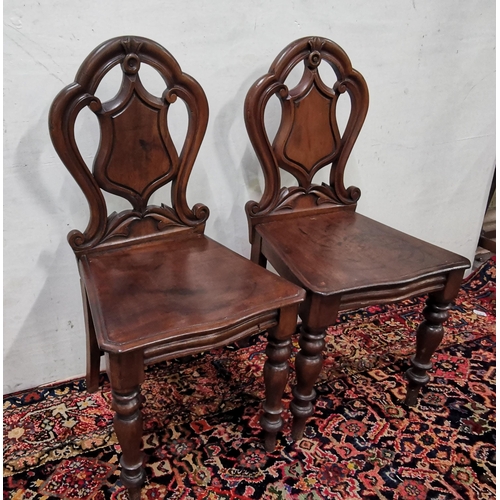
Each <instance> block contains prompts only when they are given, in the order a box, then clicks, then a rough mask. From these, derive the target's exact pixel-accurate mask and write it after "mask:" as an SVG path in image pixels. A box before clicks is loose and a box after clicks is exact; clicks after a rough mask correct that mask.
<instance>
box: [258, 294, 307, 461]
mask: <svg viewBox="0 0 500 500" xmlns="http://www.w3.org/2000/svg"><path fill="white" fill-rule="evenodd" d="M298 307H299V306H298V304H293V305H291V306H287V307H283V308H281V309H280V311H279V321H278V324H277V325H276V326H275V327H274V328H271V329H270V330H269V333H268V341H267V342H268V343H267V347H266V354H267V360H266V362H265V364H264V383H265V386H266V400H265V401H264V404H263V409H264V414H263V415H262V418H261V421H260V423H261V425H262V428H263V429H264V436H265V437H264V447H265V449H266V451H269V452H271V451H274V448H275V447H276V436H277V434H278V432H279V431H280V430H281V429H282V427H283V419H282V418H281V413H282V412H283V404H282V399H283V392H284V391H285V386H286V383H287V380H288V375H289V372H290V365H289V364H288V360H289V359H290V354H291V353H292V340H291V339H292V335H293V334H294V333H295V328H296V326H297V313H298Z"/></svg>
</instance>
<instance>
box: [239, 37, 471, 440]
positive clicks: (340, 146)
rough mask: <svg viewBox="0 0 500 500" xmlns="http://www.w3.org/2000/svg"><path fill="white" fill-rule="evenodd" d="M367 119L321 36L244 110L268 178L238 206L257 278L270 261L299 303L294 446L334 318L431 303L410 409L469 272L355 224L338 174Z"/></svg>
mask: <svg viewBox="0 0 500 500" xmlns="http://www.w3.org/2000/svg"><path fill="white" fill-rule="evenodd" d="M298 64H303V74H302V78H301V80H300V82H299V83H298V84H297V86H296V87H295V88H291V89H290V88H288V86H287V77H288V75H289V74H290V72H291V71H292V69H293V68H294V67H295V66H296V65H298ZM321 65H330V67H331V68H332V69H333V71H334V72H335V74H336V77H337V81H336V82H335V84H334V85H333V86H331V87H329V86H327V85H326V84H325V83H324V81H323V79H322V78H321V71H322V70H321ZM343 93H347V95H348V96H349V98H350V102H351V111H350V115H349V118H348V121H347V125H346V128H345V131H344V132H343V133H342V134H340V132H339V126H338V123H337V118H336V112H337V109H336V106H337V101H338V99H339V97H340V95H341V94H343ZM272 96H277V98H278V99H279V100H280V102H281V122H280V125H279V128H278V131H277V133H276V136H275V137H274V140H272V139H271V138H269V137H268V134H267V132H266V127H265V122H264V114H265V110H266V106H267V104H268V102H269V99H270V98H271V97H272ZM367 110H368V88H367V85H366V82H365V80H364V79H363V77H362V76H361V74H360V73H359V72H357V71H356V70H355V69H353V68H352V65H351V62H350V60H349V58H348V57H347V55H346V53H345V52H344V51H343V50H342V49H341V48H340V47H339V46H338V45H337V44H335V43H334V42H332V41H331V40H327V39H325V38H319V37H306V38H302V39H300V40H297V41H295V42H293V43H291V44H290V45H288V46H287V47H286V48H285V49H284V50H283V51H282V52H281V53H280V54H279V55H278V56H277V58H276V59H275V60H274V62H273V63H272V64H271V67H270V68H269V72H268V73H267V74H266V75H264V76H263V77H262V78H260V79H259V80H257V81H256V82H255V84H254V85H253V86H252V87H251V89H250V90H249V92H248V95H247V98H246V101H245V123H246V127H247V131H248V134H249V137H250V140H251V142H252V144H253V146H254V149H255V152H256V154H257V157H258V159H259V161H260V164H261V167H262V170H263V172H264V179H265V186H264V192H263V195H262V198H261V199H260V201H258V202H256V201H249V202H248V203H247V204H246V213H247V217H248V222H249V229H250V243H251V244H252V253H251V256H252V257H251V258H252V260H253V261H254V262H255V263H258V264H259V265H261V266H263V267H265V266H266V263H267V262H268V261H269V262H270V263H271V264H272V266H273V267H274V268H275V269H276V270H277V271H278V273H279V274H280V275H282V276H283V277H285V278H287V279H288V280H289V281H291V282H293V283H295V284H297V285H299V286H302V287H304V288H305V289H306V292H307V295H306V300H305V301H304V302H303V303H302V305H301V308H300V316H301V318H302V325H301V329H300V348H301V349H300V352H299V354H298V355H297V360H296V370H297V385H296V386H295V387H294V388H293V395H294V399H293V402H292V405H291V408H292V412H293V414H294V423H293V429H292V434H293V437H294V438H295V439H299V438H300V437H301V436H302V434H303V431H304V426H305V423H306V420H307V418H308V417H309V416H310V415H311V414H312V413H313V411H314V407H313V401H314V399H315V392H314V384H315V382H316V380H317V378H318V376H319V374H320V371H321V368H322V354H321V352H322V350H323V347H324V335H325V329H326V328H327V327H328V326H330V325H333V324H334V323H335V320H336V318H337V314H338V311H342V310H347V309H355V308H358V307H364V306H367V305H370V304H379V303H385V302H394V301H398V300H401V299H405V298H408V297H412V296H415V295H420V294H424V293H429V294H430V295H429V299H428V301H427V307H426V309H425V310H424V317H425V320H424V322H423V323H422V325H421V326H420V327H419V329H418V332H417V348H416V354H415V356H414V357H413V358H412V367H411V368H410V369H409V370H408V373H407V377H408V381H409V388H408V395H407V397H406V403H407V404H409V405H414V404H415V403H416V400H417V394H418V391H419V389H420V388H421V387H422V386H423V385H425V384H426V383H427V381H428V380H429V376H428V374H427V371H428V370H429V369H430V368H431V363H430V358H431V356H432V354H433V353H434V351H435V350H436V348H437V347H438V345H439V343H440V342H441V339H442V336H443V328H442V324H443V323H444V321H445V320H446V318H447V317H448V310H449V308H450V306H451V303H452V301H453V299H454V298H455V296H456V294H457V293H458V289H459V286H460V280H461V278H462V276H463V272H464V270H465V269H466V268H468V267H469V266H470V263H469V261H468V260H467V259H465V258H464V257H461V256H459V255H456V254H454V253H452V252H448V251H447V250H444V249H442V248H439V247H436V246H434V245H431V244H429V243H426V242H425V241H422V240H419V239H417V238H414V237H412V236H409V235H407V234H405V233H402V232H400V231H397V230H395V229H392V228H390V227H388V226H385V225H384V224H381V223H379V222H377V221H375V220H372V219H370V218H368V217H365V216H363V215H360V214H358V213H356V211H355V210H356V203H357V201H358V199H359V197H360V194H361V192H360V190H359V189H358V188H357V187H354V186H351V187H345V185H344V170H345V166H346V162H347V159H348V157H349V154H350V152H351V150H352V148H353V146H354V143H355V141H356V139H357V137H358V134H359V131H360V129H361V127H362V125H363V122H364V119H365V116H366V113H367ZM327 165H331V167H330V181H329V184H322V185H317V184H314V182H313V177H314V174H315V173H317V172H318V171H319V170H320V169H321V168H323V167H325V166H327ZM281 169H283V170H286V171H287V172H289V173H290V174H292V175H293V176H294V177H295V179H296V180H297V185H295V186H285V187H282V186H281V176H280V170H281Z"/></svg>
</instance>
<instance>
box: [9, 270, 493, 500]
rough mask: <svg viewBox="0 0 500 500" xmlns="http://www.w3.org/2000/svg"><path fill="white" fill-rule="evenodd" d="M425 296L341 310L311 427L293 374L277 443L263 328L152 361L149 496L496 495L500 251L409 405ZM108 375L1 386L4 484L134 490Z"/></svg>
mask: <svg viewBox="0 0 500 500" xmlns="http://www.w3.org/2000/svg"><path fill="white" fill-rule="evenodd" d="M422 308H423V300H422V299H413V300H407V301H404V302H401V303H398V304H395V305H391V306H383V307H369V308H367V309H362V310H358V311H354V312H350V313H347V314H343V315H342V316H341V318H340V320H339V322H338V323H337V325H335V326H334V327H331V328H330V329H329V331H328V335H327V356H326V362H325V368H324V370H323V372H322V376H321V381H320V383H319V385H318V401H317V407H316V413H315V415H314V418H312V419H311V420H310V421H309V422H308V426H307V427H306V433H305V438H304V439H302V440H301V441H300V442H298V443H293V442H292V441H291V439H290V414H289V411H288V403H289V398H290V389H289V387H288V388H287V409H286V411H285V412H284V417H285V420H286V423H285V428H284V432H283V433H282V434H281V437H280V440H279V442H278V446H277V449H276V451H275V452H274V453H269V454H268V453H266V452H265V451H264V449H263V447H262V446H261V444H260V437H261V436H260V427H259V423H258V420H259V413H260V402H261V400H262V398H263V390H262V387H263V381H262V376H261V373H262V365H263V362H264V360H265V354H264V348H265V342H264V340H265V338H264V336H261V337H257V338H254V339H252V342H251V345H250V346H249V347H246V348H241V349H237V348H234V347H232V348H225V349H218V350H215V351H212V352H210V353H206V354H203V355H199V356H196V357H195V358H194V359H192V360H190V361H189V362H184V363H182V362H180V361H173V362H168V363H163V364H160V365H157V366H154V367H150V368H149V369H148V371H147V376H146V382H145V383H144V386H143V395H144V397H145V405H144V439H143V444H144V450H145V453H146V463H145V465H146V471H147V476H148V482H147V484H146V486H145V488H144V489H143V498H148V499H159V498H175V499H219V498H222V499H260V498H262V499H276V500H278V499H297V500H302V499H304V500H305V499H311V500H314V499H325V498H327V499H339V500H340V499H342V500H343V499H408V498H415V499H442V500H444V499H456V498H463V499H490V498H491V499H492V498H495V261H494V260H490V261H489V262H487V263H486V264H485V265H483V267H482V268H481V269H479V271H477V272H476V273H475V274H473V275H472V276H471V277H469V279H468V280H467V281H466V282H465V283H464V285H463V287H462V290H461V293H460V295H459V297H458V299H457V302H456V306H455V308H454V310H453V311H452V313H451V318H450V320H449V321H448V323H447V328H446V336H445V340H444V342H443V344H442V346H441V347H440V349H439V351H438V352H437V353H436V356H435V365H434V369H433V371H432V375H433V377H432V380H431V382H430V383H429V385H428V386H427V388H426V389H425V391H424V394H423V397H422V398H421V399H420V401H419V404H418V406H417V407H415V408H413V409H407V408H405V407H403V406H401V400H402V399H403V397H404V393H405V381H404V376H403V374H404V372H405V370H406V369H407V368H408V357H409V355H410V354H411V353H412V351H413V345H414V332H415V329H416V327H417V325H418V323H419V322H420V321H421V314H420V313H421V310H422ZM294 344H295V350H296V349H297V347H298V346H297V342H296V339H295V343H294ZM102 381H103V383H104V389H103V390H102V391H101V392H99V393H97V394H87V393H86V392H85V383H84V381H83V380H74V381H71V382H67V383H61V384H58V385H53V386H46V387H41V388H38V389H35V390H31V391H24V392H20V393H16V394H12V395H8V396H6V397H4V456H3V460H4V498H9V499H34V498H37V499H38V498H65V499H110V498H111V499H125V498H126V494H125V490H124V488H123V486H122V484H121V482H120V480H119V468H118V458H119V451H120V448H119V446H118V444H117V441H116V437H115V435H114V433H113V431H112V413H111V411H110V410H109V403H110V390H109V384H108V382H107V379H106V377H105V376H104V375H102ZM291 382H292V383H293V372H292V377H291Z"/></svg>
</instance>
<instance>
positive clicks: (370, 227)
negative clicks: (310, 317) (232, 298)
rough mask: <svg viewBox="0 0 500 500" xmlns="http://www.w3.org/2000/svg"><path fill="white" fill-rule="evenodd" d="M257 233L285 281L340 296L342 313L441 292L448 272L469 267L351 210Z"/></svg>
mask: <svg viewBox="0 0 500 500" xmlns="http://www.w3.org/2000/svg"><path fill="white" fill-rule="evenodd" d="M256 232H257V233H258V234H259V235H260V236H261V238H262V253H263V255H264V256H265V257H266V258H267V260H268V261H269V262H270V263H271V264H272V265H273V267H274V268H275V269H276V270H278V272H279V273H280V274H281V275H282V276H285V277H286V278H287V279H289V280H290V281H293V282H294V283H297V284H300V286H303V287H304V288H306V289H307V290H310V291H311V292H314V293H317V294H321V295H331V294H342V295H343V296H342V299H341V303H340V309H346V308H354V307H363V306H364V305H366V303H374V302H376V301H377V300H379V301H381V302H387V301H388V300H400V299H402V298H405V296H412V295H415V294H419V293H420V292H422V293H424V292H430V291H433V290H434V289H435V290H439V289H440V288H442V287H443V283H444V281H445V279H446V276H445V274H446V273H447V272H449V271H452V270H455V269H463V268H467V267H468V266H469V261H468V260H467V259H465V258H464V257H462V256H460V255H457V254H455V253H452V252H449V251H447V250H444V249H443V248H440V247H437V246H435V245H432V244H430V243H427V242H425V241H422V240H420V239H418V238H414V237H413V236H410V235H408V234H405V233H403V232H401V231H398V230H396V229H393V228H391V227H389V226H386V225H384V224H381V223H380V222H377V221H375V220H373V219H370V218H369V217H365V216H364V215H361V214H358V213H356V212H353V211H351V210H342V211H335V212H329V213H323V214H322V213H318V214H315V215H305V216H302V217H297V218H284V219H280V220H278V221H274V222H266V223H262V224H259V225H258V226H257V227H256ZM395 289H399V293H398V294H395ZM384 290H387V292H388V293H387V292H384ZM354 293H355V294H356V295H353V294H354ZM355 297H356V301H354V300H353V299H354V298H355Z"/></svg>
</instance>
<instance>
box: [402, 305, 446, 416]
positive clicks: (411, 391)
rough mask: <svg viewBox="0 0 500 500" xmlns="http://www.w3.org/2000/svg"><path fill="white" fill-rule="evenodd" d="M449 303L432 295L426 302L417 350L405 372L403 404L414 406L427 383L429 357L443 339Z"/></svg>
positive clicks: (418, 331) (429, 364)
mask: <svg viewBox="0 0 500 500" xmlns="http://www.w3.org/2000/svg"><path fill="white" fill-rule="evenodd" d="M450 307H451V302H441V301H439V300H436V299H435V298H434V297H433V296H432V295H431V296H429V298H428V299H427V301H426V307H425V308H424V318H425V319H424V321H423V322H422V323H421V324H420V325H419V327H418V329H417V348H416V352H415V356H413V357H412V359H411V364H412V366H411V367H410V368H409V369H408V370H407V372H406V377H407V379H408V390H407V394H406V399H405V404H406V405H407V406H415V405H416V404H417V398H418V395H419V392H420V389H421V388H422V387H423V386H425V385H426V384H427V382H429V380H430V377H429V375H428V373H427V371H428V370H430V369H431V367H432V363H431V361H430V360H431V357H432V355H433V354H434V352H435V351H436V349H437V348H438V347H439V344H440V343H441V340H442V339H443V335H444V329H443V323H444V322H445V321H446V320H447V319H448V316H449V309H450Z"/></svg>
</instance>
